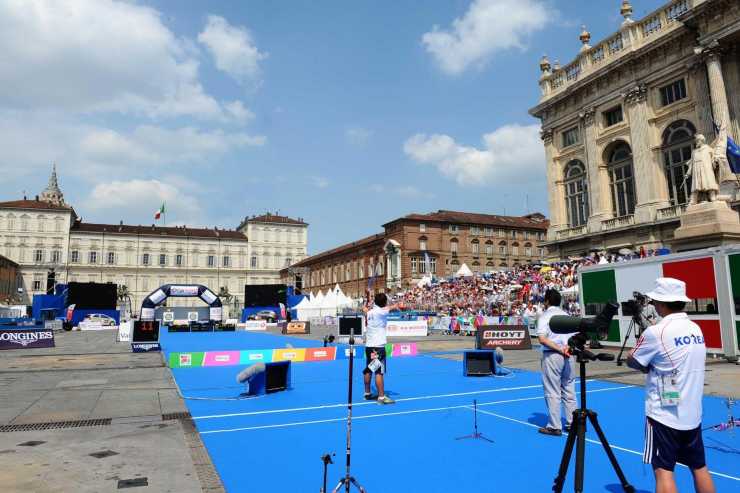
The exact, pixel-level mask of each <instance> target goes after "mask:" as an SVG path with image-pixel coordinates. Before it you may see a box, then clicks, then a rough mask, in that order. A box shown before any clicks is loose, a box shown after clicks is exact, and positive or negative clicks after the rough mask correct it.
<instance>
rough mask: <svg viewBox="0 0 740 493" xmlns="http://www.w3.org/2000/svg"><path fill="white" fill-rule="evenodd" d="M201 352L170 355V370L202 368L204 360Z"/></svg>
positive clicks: (203, 354)
mask: <svg viewBox="0 0 740 493" xmlns="http://www.w3.org/2000/svg"><path fill="white" fill-rule="evenodd" d="M205 354H206V353H203V352H197V353H170V368H192V367H199V366H203V360H204V359H205Z"/></svg>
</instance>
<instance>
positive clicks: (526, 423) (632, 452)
mask: <svg viewBox="0 0 740 493" xmlns="http://www.w3.org/2000/svg"><path fill="white" fill-rule="evenodd" d="M591 392H598V391H591V390H589V391H588V393H591ZM480 406H481V404H479V405H478V407H480ZM465 407H466V408H467V409H470V410H471V411H472V410H473V408H472V407H471V406H470V405H468V406H465ZM478 412H479V413H482V414H487V415H489V416H493V417H496V418H500V419H505V420H506V421H513V422H514V423H519V424H522V425H525V426H529V427H532V428H539V426H537V425H535V424H532V423H529V422H527V421H522V420H519V419H515V418H510V417H508V416H502V415H500V414H496V413H492V412H490V411H481V410H480V409H479V410H478ZM567 437H568V435H567V434H566V435H563V438H567ZM586 441H587V442H588V443H592V444H595V445H601V442H600V441H599V440H593V439H591V438H586ZM609 445H610V446H611V448H612V449H614V450H620V451H622V452H627V453H630V454H634V455H639V456H641V457H642V452H638V451H636V450H632V449H628V448H624V447H619V446H617V445H613V444H611V443H610V444H609ZM677 465H679V466H681V467H685V468H686V469H688V466H685V465H684V464H681V463H677ZM709 473H710V474H712V475H713V476H719V477H721V478H726V479H732V480H735V481H740V478H736V477H735V476H730V475H729V474H723V473H721V472H714V471H709Z"/></svg>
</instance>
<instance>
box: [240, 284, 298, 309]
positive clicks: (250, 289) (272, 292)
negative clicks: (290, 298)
mask: <svg viewBox="0 0 740 493" xmlns="http://www.w3.org/2000/svg"><path fill="white" fill-rule="evenodd" d="M287 295H288V287H287V286H286V285H285V284H248V285H246V286H244V308H248V307H254V306H278V304H280V303H282V304H284V305H285V304H287Z"/></svg>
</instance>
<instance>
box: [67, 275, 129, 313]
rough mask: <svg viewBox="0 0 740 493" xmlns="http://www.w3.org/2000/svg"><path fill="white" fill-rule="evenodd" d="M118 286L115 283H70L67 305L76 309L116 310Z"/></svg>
mask: <svg viewBox="0 0 740 493" xmlns="http://www.w3.org/2000/svg"><path fill="white" fill-rule="evenodd" d="M117 296H118V286H117V285H116V284H113V283H105V284H103V283H97V282H70V283H69V285H68V286H67V305H68V306H69V305H75V308H76V309H82V310H89V309H96V310H115V309H116V298H117Z"/></svg>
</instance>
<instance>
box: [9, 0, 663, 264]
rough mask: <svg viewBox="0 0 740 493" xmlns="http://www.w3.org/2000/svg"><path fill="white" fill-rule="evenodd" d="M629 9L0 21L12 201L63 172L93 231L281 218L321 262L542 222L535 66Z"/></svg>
mask: <svg viewBox="0 0 740 493" xmlns="http://www.w3.org/2000/svg"><path fill="white" fill-rule="evenodd" d="M632 3H633V6H634V9H635V17H636V18H640V17H642V16H643V15H644V14H646V13H648V12H650V11H652V10H654V9H655V8H657V7H658V6H660V5H662V3H663V2H660V1H658V0H633V2H632ZM620 4H621V1H620V0H598V1H593V0H568V1H555V0H474V1H470V0H465V1H463V0H449V1H441V0H434V1H426V2H418V1H411V0H395V1H392V2H391V1H369V0H368V1H356V2H345V1H328V0H327V1H322V2H314V1H298V0H291V1H276V0H269V1H268V0H264V1H244V0H240V1H235V0H232V1H225V0H221V1H215V0H212V1H209V2H202V1H182V0H178V1H144V0H142V1H129V2H117V1H112V0H74V1H72V0H70V1H69V2H66V3H65V2H50V1H49V2H46V1H41V0H38V1H36V0H33V1H8V2H3V3H2V5H0V43H1V44H2V46H4V51H5V56H2V57H0V87H3V88H4V90H3V91H2V94H0V172H1V173H2V176H3V178H4V179H3V186H2V187H0V199H1V200H10V199H15V198H19V197H20V196H21V195H22V193H23V190H25V191H26V192H27V194H28V195H34V194H36V193H38V192H39V191H40V190H41V189H42V188H43V187H44V186H45V183H46V180H47V177H48V174H49V168H50V165H51V163H52V162H56V163H57V165H58V168H59V174H60V183H61V186H62V189H63V191H64V193H65V197H66V199H67V201H68V202H70V203H71V204H72V205H73V206H74V207H75V209H76V210H77V212H78V214H80V215H81V216H82V217H83V220H85V221H98V222H118V221H119V220H121V219H122V220H124V221H125V222H127V223H131V224H150V223H152V222H153V213H154V210H155V209H157V207H158V206H159V204H161V203H162V202H163V201H166V202H167V209H168V215H167V220H168V222H169V223H175V224H189V225H208V226H219V227H230V228H233V227H235V226H236V225H237V224H238V223H239V221H240V220H241V219H242V218H243V217H244V216H246V215H251V214H259V213H262V212H265V211H268V210H269V211H280V213H282V214H286V215H290V216H294V217H303V218H305V220H306V221H307V222H309V223H310V225H311V226H310V229H309V251H310V253H316V252H319V251H321V250H324V249H327V248H330V247H333V246H336V245H338V244H340V243H344V242H348V241H352V240H355V239H358V238H359V237H361V236H364V235H368V234H372V233H375V232H377V231H379V230H380V225H381V224H382V223H384V222H386V221H388V220H391V219H393V218H396V217H398V216H401V215H404V214H407V213H411V212H429V211H434V210H437V209H454V210H464V211H471V212H488V213H496V214H503V213H504V212H505V213H507V214H524V213H526V212H528V211H527V209H526V207H527V204H528V207H529V211H530V212H531V211H542V212H545V213H547V197H546V190H547V189H546V185H545V178H544V153H543V150H542V146H541V143H540V141H539V139H538V138H537V131H538V122H537V121H536V120H534V119H532V118H531V117H529V115H528V114H527V110H528V108H530V107H532V106H533V105H535V104H536V102H537V100H538V97H539V88H538V85H537V79H538V77H539V68H538V63H539V58H540V57H541V56H542V54H543V53H547V54H548V55H549V57H550V60H551V61H554V60H555V59H560V61H561V62H563V63H565V62H567V61H569V60H571V59H572V58H573V57H574V56H575V55H576V53H577V52H578V49H579V47H580V41H579V40H578V35H579V33H580V30H581V28H580V26H581V25H582V24H585V25H587V27H588V29H589V31H591V33H592V35H593V39H594V42H596V41H598V40H599V39H602V38H603V37H605V36H607V35H608V34H610V33H612V32H614V31H615V30H616V29H617V28H618V26H619V24H620V22H621V17H620V15H619V7H620Z"/></svg>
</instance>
